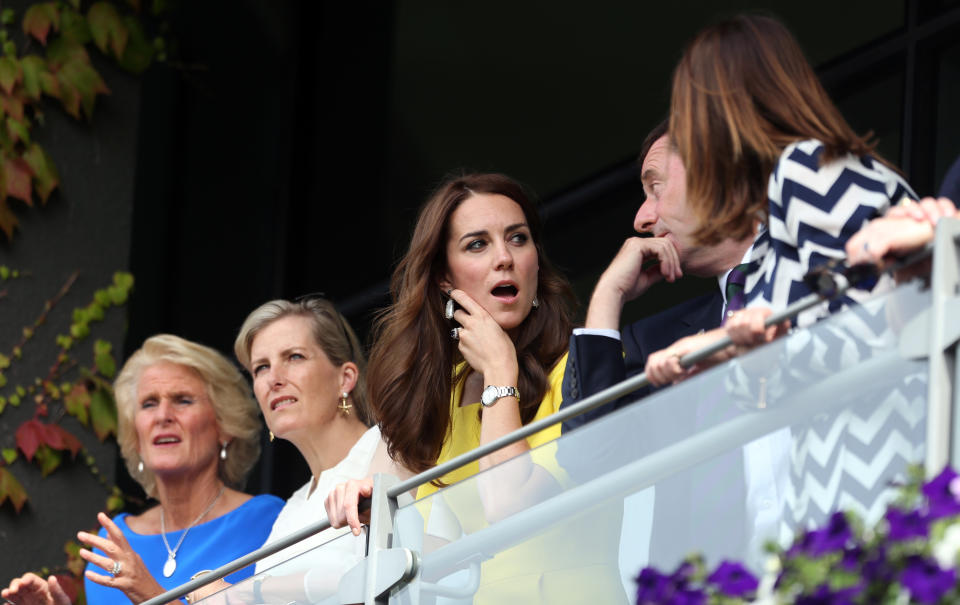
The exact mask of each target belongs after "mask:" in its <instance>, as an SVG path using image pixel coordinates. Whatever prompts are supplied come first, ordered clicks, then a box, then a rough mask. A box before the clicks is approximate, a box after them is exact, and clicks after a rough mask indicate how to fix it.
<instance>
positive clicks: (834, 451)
mask: <svg viewBox="0 0 960 605" xmlns="http://www.w3.org/2000/svg"><path fill="white" fill-rule="evenodd" d="M823 151H824V147H823V144H822V143H820V142H819V141H816V140H809V141H801V142H797V143H794V144H792V145H790V146H789V147H787V148H786V149H785V150H784V151H783V154H782V155H781V156H780V160H779V161H778V163H777V166H776V167H775V169H774V171H773V174H771V175H770V180H769V183H768V191H767V197H768V201H769V210H770V219H769V222H768V225H767V228H766V229H763V230H762V232H761V233H760V234H759V235H758V236H757V239H756V241H755V243H754V249H753V252H752V254H751V262H752V264H753V270H752V271H751V273H750V274H749V275H748V276H747V283H746V289H747V292H748V295H747V300H748V302H747V305H748V306H765V307H769V308H772V309H774V310H782V309H784V308H785V307H786V306H788V305H789V304H791V303H793V302H795V301H796V300H798V299H800V298H802V297H804V296H806V295H808V294H809V293H810V289H809V288H808V287H807V286H806V284H804V282H803V276H804V275H805V274H806V273H807V272H808V271H809V270H810V269H812V268H815V267H817V266H819V265H821V264H823V263H825V262H827V261H828V260H830V259H842V258H845V256H846V252H845V250H844V246H845V244H846V242H847V240H848V239H849V238H850V237H851V236H852V235H853V234H854V233H856V232H857V231H858V230H859V229H860V228H861V227H863V225H864V224H865V223H866V222H867V221H869V220H871V219H873V218H876V217H878V216H881V215H883V214H884V213H885V212H886V211H887V209H888V208H890V206H891V205H893V204H895V203H897V202H898V201H900V199H901V198H903V197H904V196H908V197H910V198H913V199H915V198H916V195H915V194H914V193H913V190H912V189H911V188H910V186H909V185H908V184H907V183H906V182H905V181H904V179H903V178H902V177H901V176H900V175H898V174H897V173H896V172H894V171H893V170H891V169H890V168H888V167H887V166H885V165H884V164H882V163H881V162H878V161H876V160H874V159H872V158H870V157H856V156H853V155H847V156H846V157H843V158H839V159H836V160H833V161H830V162H827V163H824V164H821V162H820V158H821V155H822V154H823ZM892 286H893V282H892V280H889V279H882V280H881V281H879V282H876V283H874V284H870V285H869V289H868V290H856V291H854V290H851V291H848V293H847V295H846V296H844V297H843V298H840V299H838V300H835V301H833V302H831V303H829V306H828V305H827V304H826V303H824V304H823V305H820V306H817V307H814V308H813V309H810V310H808V311H806V312H804V313H802V314H801V316H800V317H798V318H797V320H796V322H795V323H796V324H797V325H798V326H800V327H806V326H809V325H810V324H812V323H814V322H815V321H817V320H818V319H820V318H822V317H825V316H826V315H828V314H830V313H835V312H837V311H839V310H841V309H844V308H848V307H851V306H853V305H854V304H855V303H862V302H864V301H865V300H866V299H867V298H869V297H870V296H871V295H872V294H879V293H881V292H883V291H885V290H887V289H889V288H892ZM874 306H875V305H872V304H869V303H868V304H867V305H865V306H859V307H856V308H855V310H854V311H853V313H851V314H849V315H848V316H847V317H846V318H845V320H844V321H843V322H842V325H839V326H836V327H835V328H833V329H831V330H828V331H820V335H819V336H818V337H817V338H815V339H814V338H809V337H808V338H805V332H801V333H798V334H797V335H796V337H795V338H794V339H793V340H792V342H793V343H794V346H791V347H790V351H789V354H788V359H784V360H782V365H781V370H782V371H783V376H782V379H781V380H778V382H779V383H780V387H782V388H785V389H787V390H799V389H803V388H804V385H805V384H810V381H811V380H817V378H816V377H817V376H818V375H819V376H824V375H827V374H831V373H833V372H836V371H838V369H839V368H840V367H843V366H846V365H854V364H856V363H857V361H858V360H859V359H862V358H864V357H868V356H869V355H868V353H867V352H866V351H865V350H863V348H864V347H866V346H869V344H868V343H871V342H872V341H882V340H883V339H884V338H885V336H886V334H885V332H887V324H886V321H885V320H884V318H883V310H882V309H881V308H876V309H875V308H873V307H874ZM792 374H796V375H792ZM923 393H924V389H923V385H922V384H919V383H917V384H903V385H901V386H900V387H898V388H896V389H894V390H893V391H892V392H891V391H890V390H888V391H886V392H884V393H882V394H880V393H877V394H875V395H876V396H875V397H874V398H873V399H872V401H875V402H876V406H872V409H870V410H863V411H861V412H860V413H857V412H852V411H851V410H844V411H842V412H840V413H838V414H830V415H822V417H814V418H812V419H811V420H810V422H809V423H807V424H804V425H802V426H794V427H792V428H791V433H792V439H791V443H790V444H784V445H785V449H786V450H789V451H788V452H786V455H787V456H789V458H790V475H791V477H790V482H789V483H790V485H788V486H787V490H788V493H787V494H786V496H785V498H784V502H783V504H784V513H783V516H782V525H781V539H787V538H788V537H789V534H791V533H792V531H793V530H794V529H796V528H798V527H807V526H810V525H813V524H821V523H823V522H824V521H825V520H826V518H827V517H828V516H829V514H830V513H831V512H833V511H835V510H838V509H845V510H846V509H850V510H855V511H856V512H858V513H860V514H861V515H863V516H865V517H866V518H867V519H869V520H871V521H875V520H876V518H878V517H879V515H880V514H881V513H882V510H883V504H884V502H885V501H886V500H887V499H888V498H889V496H890V490H889V489H888V488H887V486H888V482H889V481H890V479H891V478H893V477H895V476H898V475H899V474H901V473H902V470H903V468H905V466H906V464H909V463H915V462H917V458H918V456H920V454H921V452H920V451H918V450H917V448H915V447H914V446H913V445H912V444H917V443H922V431H923V422H922V419H923V416H924V413H925V411H924V410H925V406H924V403H923ZM861 413H864V414H865V416H861ZM921 449H922V446H921Z"/></svg>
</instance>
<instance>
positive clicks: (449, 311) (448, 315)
mask: <svg viewBox="0 0 960 605" xmlns="http://www.w3.org/2000/svg"><path fill="white" fill-rule="evenodd" d="M453 311H454V307H453V299H452V298H448V299H447V305H446V307H444V309H443V317H444V319H453Z"/></svg>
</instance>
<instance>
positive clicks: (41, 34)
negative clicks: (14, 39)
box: [23, 2, 60, 46]
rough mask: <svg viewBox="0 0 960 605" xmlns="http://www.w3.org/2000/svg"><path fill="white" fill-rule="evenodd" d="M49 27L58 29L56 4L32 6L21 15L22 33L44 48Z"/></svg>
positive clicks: (58, 21) (47, 3)
mask: <svg viewBox="0 0 960 605" xmlns="http://www.w3.org/2000/svg"><path fill="white" fill-rule="evenodd" d="M51 27H53V29H54V30H59V29H60V11H58V10H57V4H56V2H44V3H42V4H34V5H33V6H31V7H30V8H28V9H27V12H26V13H24V15H23V33H25V34H29V35H31V36H33V37H34V38H36V39H37V40H39V41H40V44H43V45H44V46H46V45H47V35H49V34H50V28H51Z"/></svg>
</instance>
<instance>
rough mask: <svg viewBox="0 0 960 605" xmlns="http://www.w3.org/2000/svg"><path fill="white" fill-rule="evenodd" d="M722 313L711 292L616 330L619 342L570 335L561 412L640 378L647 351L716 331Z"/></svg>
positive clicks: (608, 407)
mask: <svg viewBox="0 0 960 605" xmlns="http://www.w3.org/2000/svg"><path fill="white" fill-rule="evenodd" d="M722 312H723V297H722V296H721V295H720V290H719V289H716V290H714V291H713V292H711V293H710V294H705V295H703V296H698V297H697V298H692V299H690V300H687V301H684V302H682V303H680V304H677V305H674V306H673V307H671V308H669V309H666V310H665V311H661V312H660V313H656V314H654V315H651V316H649V317H646V318H644V319H641V320H640V321H638V322H636V323H633V324H630V325H629V326H626V327H624V328H623V330H622V331H621V332H620V338H621V341H617V340H616V339H614V338H610V337H607V336H597V335H594V334H581V335H579V336H573V337H571V339H570V355H569V356H568V357H567V369H566V373H565V374H564V377H563V402H562V403H561V404H560V409H563V408H564V407H566V406H569V405H570V404H572V403H574V402H577V401H579V400H581V399H583V398H585V397H589V396H590V395H593V394H594V393H597V392H599V391H602V390H603V389H605V388H607V387H609V386H612V385H614V384H616V383H618V382H621V381H623V380H624V379H626V378H629V377H630V376H634V375H636V374H640V373H641V372H643V368H644V367H645V366H646V365H647V357H648V356H649V355H650V353H653V352H655V351H659V350H661V349H665V348H667V347H669V346H670V345H672V344H673V343H674V342H676V341H677V340H678V339H680V338H683V337H684V336H690V335H691V334H696V333H698V332H700V331H701V330H704V331H705V330H712V329H713V328H716V327H718V326H719V325H720V318H721V313H722ZM653 390H654V389H653V388H652V387H649V386H648V387H644V388H642V389H640V390H638V391H635V392H634V393H632V394H630V395H626V396H624V397H622V398H620V399H617V400H615V401H611V402H610V403H607V404H604V405H602V406H600V407H599V408H595V409H593V410H591V411H589V412H587V413H586V414H580V415H579V416H574V417H573V418H571V419H569V420H567V421H566V422H564V423H563V432H567V431H570V430H573V429H575V428H577V427H578V426H582V425H584V424H586V423H587V422H590V421H591V420H594V419H596V418H599V417H601V416H604V415H606V414H609V413H610V412H612V411H614V410H617V409H620V408H621V407H623V406H624V405H626V404H628V403H630V402H632V401H636V400H637V399H640V398H641V397H645V396H646V395H649V394H650V393H651V392H653Z"/></svg>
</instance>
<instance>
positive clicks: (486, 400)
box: [480, 385, 520, 408]
mask: <svg viewBox="0 0 960 605" xmlns="http://www.w3.org/2000/svg"><path fill="white" fill-rule="evenodd" d="M501 397H516V398H517V401H518V402H519V401H520V392H519V391H517V387H495V386H493V385H489V386H486V387H484V388H483V392H482V393H480V403H481V404H482V405H483V407H485V408H488V407H490V406H491V405H493V404H495V403H496V402H497V400H498V399H500V398H501Z"/></svg>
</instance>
